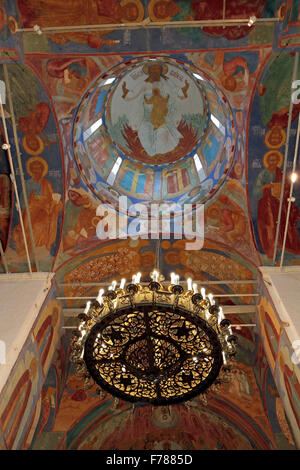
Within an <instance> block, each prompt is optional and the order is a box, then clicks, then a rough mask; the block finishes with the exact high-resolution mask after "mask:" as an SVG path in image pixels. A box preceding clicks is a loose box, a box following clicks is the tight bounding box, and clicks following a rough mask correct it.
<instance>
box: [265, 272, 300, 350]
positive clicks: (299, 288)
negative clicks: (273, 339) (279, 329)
mask: <svg viewBox="0 0 300 470" xmlns="http://www.w3.org/2000/svg"><path fill="white" fill-rule="evenodd" d="M260 271H261V273H262V275H263V280H264V281H265V282H266V287H267V289H268V291H269V294H270V295H271V297H272V300H273V302H274V306H275V308H276V310H277V312H278V314H279V316H280V318H281V320H282V321H283V322H286V323H288V325H286V327H285V330H286V333H287V335H288V337H289V339H290V341H291V343H293V341H296V340H299V339H300V266H286V267H283V268H279V267H265V266H264V267H261V268H260Z"/></svg>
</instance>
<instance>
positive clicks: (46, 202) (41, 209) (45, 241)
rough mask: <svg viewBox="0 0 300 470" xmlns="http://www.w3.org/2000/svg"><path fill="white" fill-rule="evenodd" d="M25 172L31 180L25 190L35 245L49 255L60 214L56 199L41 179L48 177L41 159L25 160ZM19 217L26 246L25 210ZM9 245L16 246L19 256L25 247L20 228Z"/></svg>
mask: <svg viewBox="0 0 300 470" xmlns="http://www.w3.org/2000/svg"><path fill="white" fill-rule="evenodd" d="M26 170H27V172H28V174H29V175H30V176H31V178H30V180H28V181H27V185H26V186H27V193H28V205H29V212H30V218H31V223H32V228H33V234H34V241H35V245H36V246H37V247H42V246H44V247H46V249H47V250H48V251H50V249H51V247H52V245H53V243H54V242H55V239H56V233H57V220H58V215H59V212H60V211H61V210H62V202H61V201H60V195H59V194H56V193H54V190H53V187H52V185H51V183H50V181H48V180H47V179H46V178H45V176H46V175H47V173H48V164H47V162H46V161H45V160H44V159H43V158H42V157H31V158H29V160H28V161H27V164H26ZM22 216H23V221H24V228H25V233H26V235H27V241H28V242H29V240H30V239H29V236H28V235H29V224H28V217H27V213H26V211H25V209H23V210H22ZM13 241H14V242H15V244H16V249H17V253H18V254H19V255H23V254H24V253H25V246H24V240H23V235H22V230H21V225H20V224H18V225H17V226H16V227H15V228H14V230H13Z"/></svg>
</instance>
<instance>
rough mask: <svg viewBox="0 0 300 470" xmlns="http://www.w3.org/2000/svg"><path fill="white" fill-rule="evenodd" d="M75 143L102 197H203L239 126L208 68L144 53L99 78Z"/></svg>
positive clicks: (229, 157)
mask: <svg viewBox="0 0 300 470" xmlns="http://www.w3.org/2000/svg"><path fill="white" fill-rule="evenodd" d="M73 149H74V155H75V158H76V161H77V164H78V166H79V168H80V172H81V174H82V176H83V178H84V180H85V182H86V183H87V184H88V185H89V187H90V188H91V189H92V191H93V192H94V193H95V194H96V196H97V197H98V198H99V199H100V200H102V201H107V202H110V203H113V204H115V203H116V201H117V199H118V197H119V196H120V195H126V196H128V197H129V198H130V200H131V202H132V203H135V202H153V201H173V202H176V203H177V204H179V205H182V204H183V203H196V202H198V203H200V202H204V201H206V200H207V199H209V198H210V197H211V196H212V195H213V194H214V193H215V192H216V191H217V189H218V188H219V187H220V185H221V184H222V182H223V181H224V178H225V176H226V174H227V172H228V170H229V168H230V166H231V164H232V161H233V157H234V149H235V127H234V122H233V116H232V112H231V109H230V106H229V103H228V101H227V99H226V98H225V96H224V94H223V93H222V92H221V90H220V89H218V88H217V87H216V85H215V84H214V82H213V81H212V79H210V78H209V77H208V76H207V74H206V73H204V72H203V71H201V70H199V69H197V68H195V67H194V66H192V65H189V64H188V63H184V62H181V61H179V60H172V59H170V58H169V59H168V58H159V57H158V58H154V57H152V58H139V59H132V60H130V61H126V62H123V63H121V64H119V65H117V66H116V67H113V68H112V69H110V70H109V71H108V72H107V73H105V74H103V75H100V77H99V78H98V79H96V80H95V81H94V83H93V85H92V86H91V87H90V88H89V90H88V91H87V93H86V94H85V95H84V97H83V99H82V101H81V104H80V106H79V108H78V110H77V113H76V115H75V118H74V125H73Z"/></svg>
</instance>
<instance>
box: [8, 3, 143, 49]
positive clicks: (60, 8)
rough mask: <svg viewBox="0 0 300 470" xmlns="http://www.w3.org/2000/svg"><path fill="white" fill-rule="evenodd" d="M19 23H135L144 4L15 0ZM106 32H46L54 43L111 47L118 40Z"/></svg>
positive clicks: (108, 31)
mask: <svg viewBox="0 0 300 470" xmlns="http://www.w3.org/2000/svg"><path fill="white" fill-rule="evenodd" d="M17 5H18V8H19V12H20V16H21V18H22V24H23V26H24V27H26V28H28V27H29V28H30V27H33V26H34V25H36V24H37V25H39V26H40V27H41V28H43V27H44V28H45V27H49V26H74V25H78V24H81V25H91V24H112V25H113V24H119V23H135V22H140V21H142V20H143V19H144V14H145V12H144V7H143V4H142V3H141V1H140V0H121V1H119V0H64V1H59V2H58V1H57V0H17ZM112 31H113V26H112V28H111V29H110V30H105V31H74V32H62V33H55V34H51V35H49V39H51V41H53V42H55V43H57V44H66V43H68V42H69V41H73V42H75V43H79V44H88V45H89V46H90V47H92V48H97V49H99V48H101V47H102V46H103V45H108V46H113V45H114V44H117V43H119V42H120V41H119V40H111V39H105V38H103V36H105V35H107V34H109V33H111V32H112Z"/></svg>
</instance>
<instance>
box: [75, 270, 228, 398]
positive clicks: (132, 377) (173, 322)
mask: <svg viewBox="0 0 300 470" xmlns="http://www.w3.org/2000/svg"><path fill="white" fill-rule="evenodd" d="M152 274H153V275H152V276H151V277H152V281H150V283H149V284H148V285H147V284H146V285H142V284H141V283H140V278H141V274H140V273H138V274H136V275H134V276H133V278H132V282H130V283H127V284H126V280H125V279H122V280H121V282H120V286H119V288H117V282H116V281H113V282H112V285H111V286H110V287H109V288H108V290H107V291H106V292H105V291H104V289H100V291H99V295H98V297H97V300H96V299H95V300H93V301H89V302H88V303H87V306H86V309H85V312H84V313H82V314H80V315H79V319H80V321H81V323H80V325H79V327H78V330H77V331H75V332H74V336H73V340H72V352H71V360H72V361H73V362H74V363H75V366H76V373H77V374H78V375H80V376H82V377H83V378H84V379H85V380H84V383H85V388H90V387H91V386H93V384H94V383H96V384H97V385H98V389H97V390H98V393H99V395H100V396H103V393H104V392H108V393H110V394H111V395H113V396H114V397H116V399H122V400H125V401H129V402H132V403H135V402H145V403H151V404H153V405H169V404H174V403H180V402H186V401H189V400H190V399H192V398H193V397H195V396H197V395H200V396H203V398H204V395H203V394H205V393H206V390H207V389H209V388H210V387H211V388H213V387H215V386H217V384H218V383H219V382H220V381H221V382H222V381H228V379H229V380H230V365H229V364H228V363H227V359H229V360H231V359H232V358H233V357H234V356H235V353H236V343H237V337H236V336H235V335H233V334H232V330H231V326H230V321H229V320H228V319H227V318H225V317H224V314H223V311H222V308H221V307H218V306H217V305H216V302H215V300H214V298H213V295H212V294H206V293H205V289H204V288H201V291H200V292H201V293H200V292H198V286H197V284H195V283H194V284H193V283H192V280H191V279H188V280H187V290H185V289H184V288H183V286H182V285H180V284H179V276H178V275H175V274H174V273H172V274H171V283H170V284H169V285H168V286H166V285H163V284H162V283H161V282H160V281H161V279H162V276H161V275H160V273H159V272H158V271H153V273H152ZM219 375H220V377H218V376H219Z"/></svg>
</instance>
